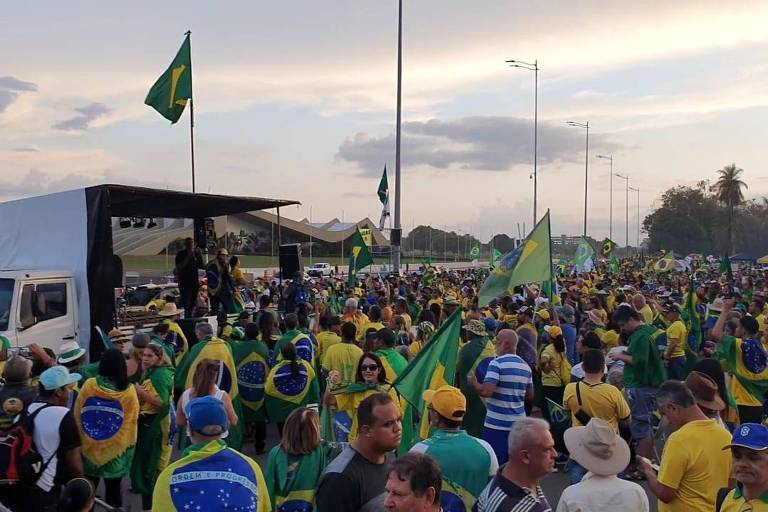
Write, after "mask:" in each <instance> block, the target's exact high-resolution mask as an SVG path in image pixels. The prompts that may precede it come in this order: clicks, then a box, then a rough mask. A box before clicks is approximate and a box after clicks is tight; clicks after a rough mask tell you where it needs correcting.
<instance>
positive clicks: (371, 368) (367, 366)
mask: <svg viewBox="0 0 768 512" xmlns="http://www.w3.org/2000/svg"><path fill="white" fill-rule="evenodd" d="M360 369H361V370H362V371H364V372H375V371H376V370H378V369H379V365H377V364H364V365H361V366H360Z"/></svg>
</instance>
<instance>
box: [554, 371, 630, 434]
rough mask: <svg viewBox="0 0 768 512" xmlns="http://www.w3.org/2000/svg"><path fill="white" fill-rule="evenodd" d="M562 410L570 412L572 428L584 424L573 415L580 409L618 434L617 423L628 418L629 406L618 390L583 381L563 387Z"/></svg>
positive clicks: (606, 385) (614, 387)
mask: <svg viewBox="0 0 768 512" xmlns="http://www.w3.org/2000/svg"><path fill="white" fill-rule="evenodd" d="M576 384H578V385H579V393H580V394H581V406H579V399H578V396H577V395H576ZM563 408H565V409H567V410H569V411H571V420H572V421H573V426H574V427H583V426H584V424H583V423H581V422H580V421H579V420H577V419H576V416H574V413H576V411H578V410H579V409H581V410H582V411H584V412H585V413H587V414H589V415H590V416H591V417H593V418H600V419H603V420H605V421H607V422H608V423H610V424H611V426H612V427H613V430H614V431H615V432H616V433H617V434H618V433H619V421H621V420H625V419H627V418H629V416H630V411H629V404H627V400H626V399H625V398H624V395H623V394H622V392H621V391H619V388H617V387H616V386H612V385H611V384H606V383H605V382H601V383H599V384H588V383H586V382H584V381H581V382H571V383H570V384H568V385H567V386H565V392H564V393H563Z"/></svg>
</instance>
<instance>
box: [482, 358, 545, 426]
mask: <svg viewBox="0 0 768 512" xmlns="http://www.w3.org/2000/svg"><path fill="white" fill-rule="evenodd" d="M487 383H491V384H496V389H495V390H494V391H493V396H491V397H490V398H488V401H487V403H486V407H487V409H488V412H487V414H486V415H485V427H487V428H492V429H495V430H511V429H512V424H513V423H514V422H515V421H516V420H517V419H519V418H522V417H524V416H525V403H524V402H525V392H526V390H528V389H529V388H532V387H533V378H532V374H531V367H530V366H528V364H527V363H526V362H525V361H523V359H522V358H521V357H520V356H518V355H515V354H506V355H503V356H499V357H497V358H495V359H494V360H493V361H491V363H490V364H489V365H488V371H487V372H486V374H485V381H484V382H483V384H487Z"/></svg>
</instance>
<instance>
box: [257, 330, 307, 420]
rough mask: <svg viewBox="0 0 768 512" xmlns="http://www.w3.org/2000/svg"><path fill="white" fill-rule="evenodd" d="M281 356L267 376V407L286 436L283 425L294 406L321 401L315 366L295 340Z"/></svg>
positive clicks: (286, 346)
mask: <svg viewBox="0 0 768 512" xmlns="http://www.w3.org/2000/svg"><path fill="white" fill-rule="evenodd" d="M280 355H281V356H282V357H281V360H280V361H279V362H278V363H277V364H276V365H275V366H274V367H273V368H272V369H271V370H270V372H269V375H268V376H267V381H266V385H265V389H264V392H265V398H264V406H265V407H266V410H267V416H269V420H270V422H274V423H275V424H276V425H277V430H278V432H279V433H280V434H281V435H282V431H283V424H284V423H285V420H286V418H287V417H288V415H289V414H291V412H293V410H294V409H297V408H299V407H301V406H304V405H309V404H317V403H318V402H319V401H320V386H319V385H318V383H317V378H316V376H315V370H314V369H313V368H312V365H311V364H309V363H308V362H307V361H305V360H303V359H302V358H301V357H299V355H298V354H297V352H296V347H295V346H294V345H293V344H292V343H286V344H285V345H283V348H282V349H281V353H280Z"/></svg>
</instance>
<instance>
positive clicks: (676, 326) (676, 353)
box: [667, 320, 688, 357]
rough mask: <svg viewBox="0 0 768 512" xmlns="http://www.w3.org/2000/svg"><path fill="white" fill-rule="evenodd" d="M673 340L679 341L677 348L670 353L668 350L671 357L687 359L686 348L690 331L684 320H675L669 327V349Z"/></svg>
mask: <svg viewBox="0 0 768 512" xmlns="http://www.w3.org/2000/svg"><path fill="white" fill-rule="evenodd" d="M672 340H677V346H676V347H675V348H674V350H672V351H670V350H669V348H667V354H668V355H669V357H685V347H686V345H687V343H688V329H686V328H685V324H684V323H683V321H682V320H675V321H674V322H672V324H671V325H670V326H669V327H667V347H670V346H671V345H670V344H671V342H672Z"/></svg>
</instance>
